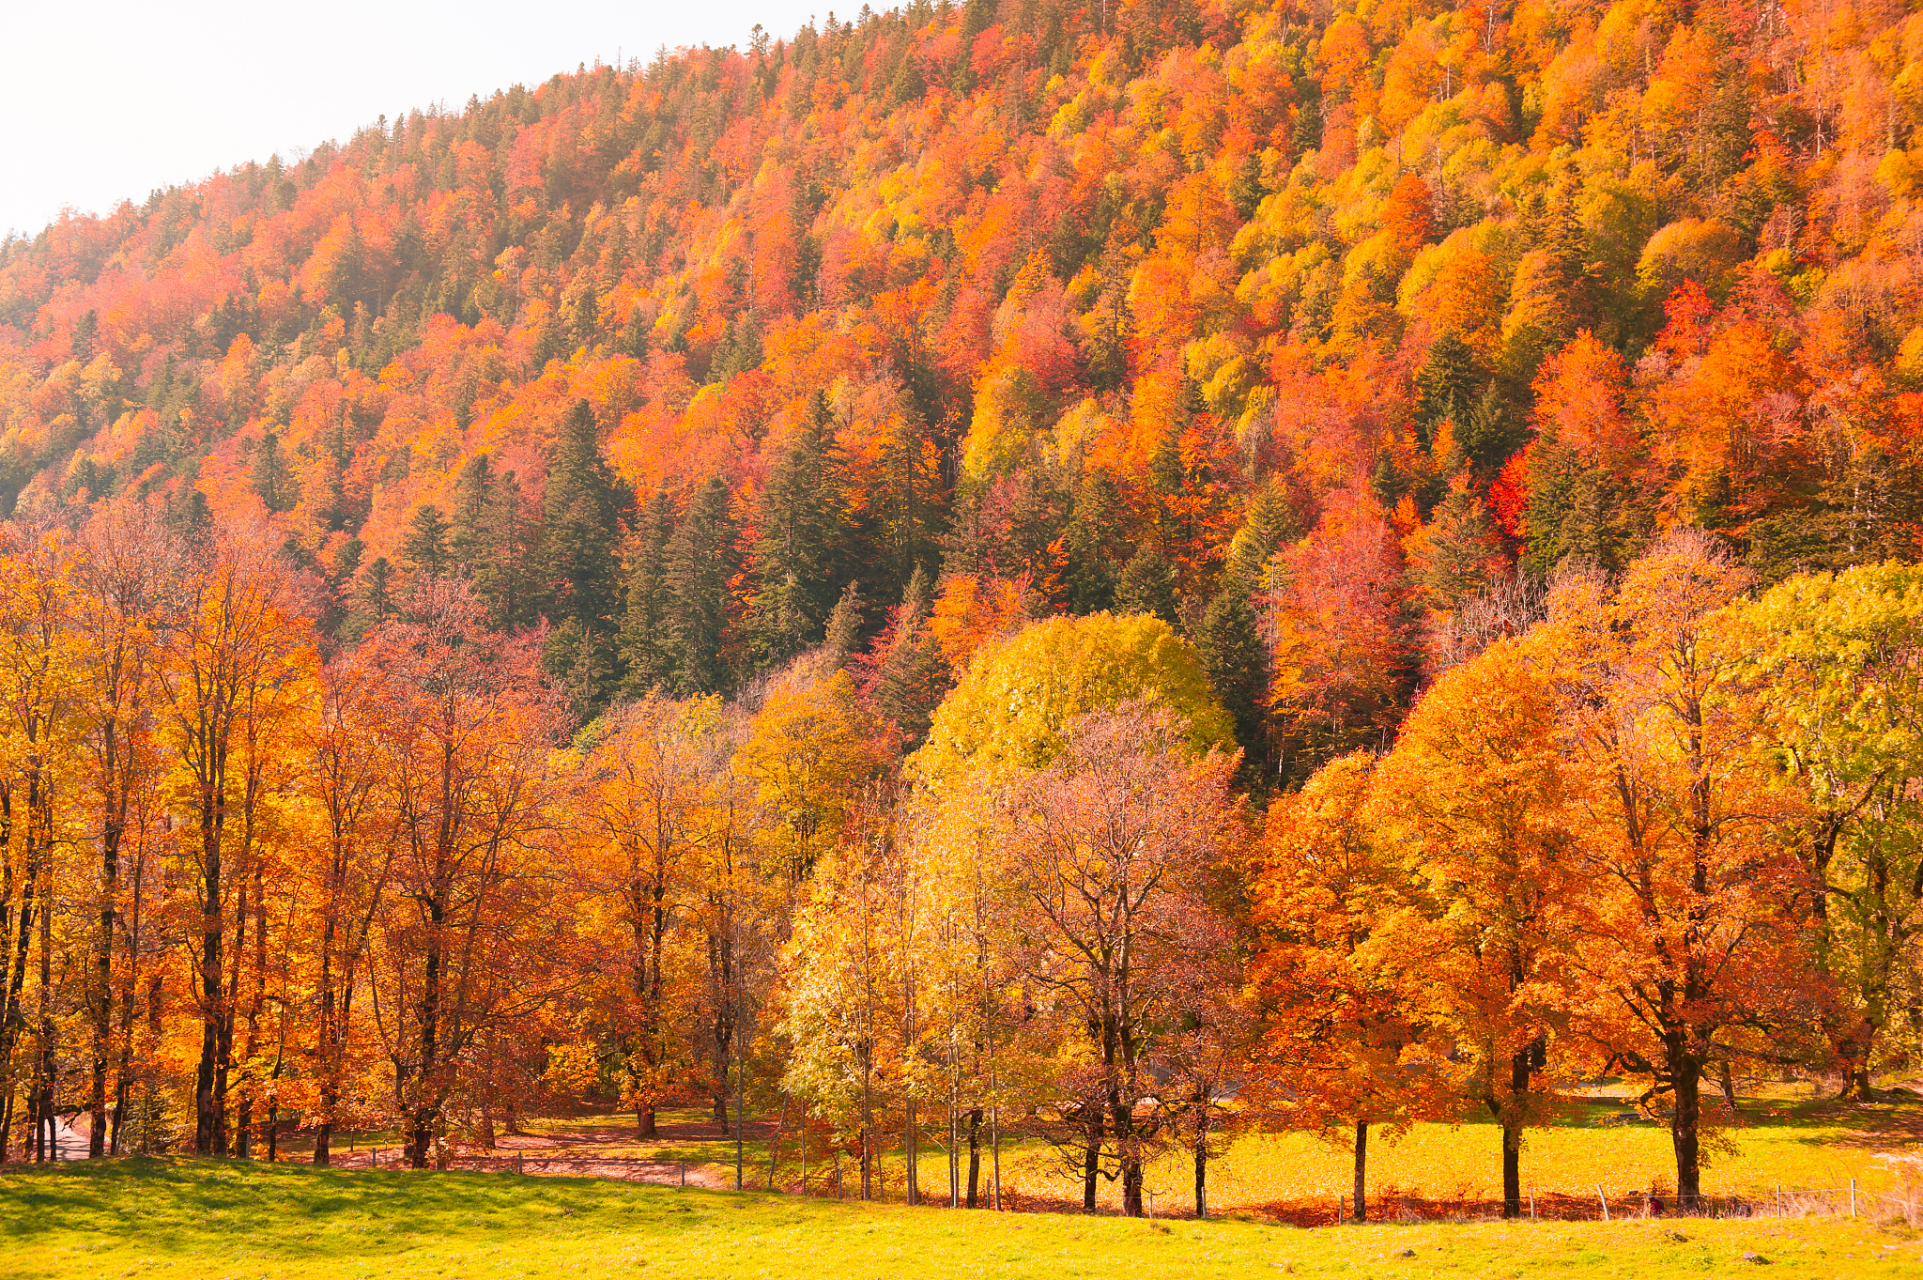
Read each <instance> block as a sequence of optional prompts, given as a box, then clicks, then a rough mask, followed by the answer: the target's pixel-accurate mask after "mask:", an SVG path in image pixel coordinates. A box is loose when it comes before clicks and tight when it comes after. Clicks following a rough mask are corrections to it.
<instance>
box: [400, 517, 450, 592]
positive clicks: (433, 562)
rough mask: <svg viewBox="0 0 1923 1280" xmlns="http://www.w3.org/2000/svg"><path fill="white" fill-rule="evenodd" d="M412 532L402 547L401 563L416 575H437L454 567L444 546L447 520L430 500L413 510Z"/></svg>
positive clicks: (431, 576) (434, 576) (427, 576)
mask: <svg viewBox="0 0 1923 1280" xmlns="http://www.w3.org/2000/svg"><path fill="white" fill-rule="evenodd" d="M411 527H412V532H410V533H409V534H408V538H407V541H406V543H404V544H403V545H402V547H401V562H402V563H403V564H404V565H406V567H407V569H408V571H409V572H410V573H412V574H414V575H415V576H416V577H425V578H438V577H440V576H441V575H442V574H444V573H446V572H447V571H448V570H449V569H450V568H452V567H453V563H454V562H453V557H452V556H451V555H450V554H449V552H448V546H447V533H448V529H447V521H446V520H444V519H443V518H442V517H441V509H440V508H439V507H437V506H435V505H434V504H433V503H431V502H430V503H428V504H427V505H426V506H423V507H420V508H419V509H417V510H416V511H415V512H414V519H413V521H412V526H411Z"/></svg>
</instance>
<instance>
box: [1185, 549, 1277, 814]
mask: <svg viewBox="0 0 1923 1280" xmlns="http://www.w3.org/2000/svg"><path fill="white" fill-rule="evenodd" d="M1195 647H1196V651H1197V652H1198V653H1199V654H1200V655H1201V658H1202V669H1203V670H1204V671H1206V672H1207V673H1208V678H1209V684H1210V686H1211V687H1212V688H1214V690H1215V696H1216V697H1218V698H1220V699H1221V700H1222V706H1223V708H1224V709H1225V710H1227V712H1228V713H1229V715H1230V717H1231V718H1233V719H1234V721H1235V740H1236V742H1238V743H1239V744H1240V745H1241V747H1242V761H1243V771H1244V774H1245V776H1246V777H1248V778H1250V779H1255V778H1258V777H1260V776H1261V775H1262V773H1263V768H1262V762H1263V760H1264V759H1265V757H1266V751H1267V746H1268V735H1267V733H1266V727H1267V722H1266V717H1265V714H1264V702H1265V696H1266V694H1267V693H1268V683H1269V654H1268V650H1267V648H1266V647H1265V646H1264V645H1263V643H1262V636H1261V633H1260V632H1259V631H1258V630H1257V628H1256V617H1255V607H1254V605H1252V604H1251V603H1250V602H1249V593H1248V589H1247V586H1246V585H1245V584H1244V583H1242V582H1240V581H1237V580H1235V579H1233V578H1231V579H1230V580H1229V581H1228V582H1227V583H1226V584H1224V586H1223V588H1222V590H1221V592H1220V593H1219V594H1218V595H1217V596H1216V597H1215V599H1214V600H1212V601H1210V603H1209V608H1208V612H1207V613H1206V614H1204V615H1203V618H1202V631H1201V634H1200V635H1199V636H1197V637H1196V642H1195Z"/></svg>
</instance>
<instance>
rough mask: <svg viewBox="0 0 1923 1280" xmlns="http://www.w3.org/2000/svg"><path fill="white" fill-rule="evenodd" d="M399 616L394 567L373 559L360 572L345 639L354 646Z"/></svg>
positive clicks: (385, 559) (382, 558)
mask: <svg viewBox="0 0 1923 1280" xmlns="http://www.w3.org/2000/svg"><path fill="white" fill-rule="evenodd" d="M398 612H399V610H398V609H397V608H396V606H395V603H394V566H393V565H391V564H389V563H388V561H387V557H386V556H376V557H375V558H374V560H373V562H372V563H371V564H369V565H368V566H367V568H366V569H364V570H362V571H361V581H360V586H359V587H357V588H356V589H355V591H354V609H353V612H351V613H350V614H349V615H348V617H347V625H346V627H345V632H346V635H345V637H344V638H345V639H346V640H347V642H348V643H349V644H353V643H355V642H356V641H358V640H360V638H361V637H362V636H364V635H366V634H367V633H368V632H369V631H372V630H373V629H374V628H375V627H378V626H380V625H381V624H382V623H383V622H386V621H388V620H389V619H390V618H392V617H394V616H395V614H396V613H398Z"/></svg>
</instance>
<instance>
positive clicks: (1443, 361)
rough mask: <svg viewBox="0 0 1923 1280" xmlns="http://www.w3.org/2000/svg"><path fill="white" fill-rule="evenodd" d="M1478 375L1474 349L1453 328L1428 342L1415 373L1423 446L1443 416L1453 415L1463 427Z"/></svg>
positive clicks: (1417, 411)
mask: <svg viewBox="0 0 1923 1280" xmlns="http://www.w3.org/2000/svg"><path fill="white" fill-rule="evenodd" d="M1480 377H1481V374H1480V371H1479V370H1478V369H1477V367H1476V353H1475V351H1474V350H1473V349H1471V348H1470V346H1469V344H1468V343H1466V342H1464V341H1463V340H1462V339H1461V338H1459V337H1457V336H1456V335H1455V334H1454V333H1453V332H1451V333H1445V334H1443V335H1442V336H1441V337H1439V338H1437V339H1436V340H1435V342H1434V343H1433V344H1432V345H1431V346H1430V348H1429V359H1428V361H1427V362H1426V363H1424V365H1423V366H1422V368H1421V370H1420V371H1419V372H1418V373H1417V374H1416V414H1415V417H1416V434H1417V437H1418V438H1419V439H1420V440H1421V441H1422V445H1423V447H1424V448H1425V449H1426V448H1428V447H1429V446H1430V444H1431V442H1433V441H1434V440H1435V436H1436V430H1437V428H1438V427H1440V426H1441V425H1442V422H1443V419H1445V418H1448V419H1453V420H1454V421H1455V423H1456V430H1457V431H1458V432H1460V431H1461V430H1462V428H1463V425H1464V423H1463V419H1464V418H1465V417H1466V415H1467V414H1468V412H1469V408H1470V406H1471V405H1472V404H1473V403H1474V402H1475V386H1476V383H1477V382H1478V381H1479V380H1480Z"/></svg>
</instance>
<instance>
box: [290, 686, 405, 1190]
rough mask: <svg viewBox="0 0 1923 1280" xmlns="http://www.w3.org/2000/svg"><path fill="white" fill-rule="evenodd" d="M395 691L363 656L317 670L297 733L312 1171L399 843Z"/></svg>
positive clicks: (336, 1114)
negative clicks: (391, 738)
mask: <svg viewBox="0 0 1923 1280" xmlns="http://www.w3.org/2000/svg"><path fill="white" fill-rule="evenodd" d="M374 652H376V653H377V652H378V650H376V651H374ZM367 656H370V657H371V656H372V655H371V654H370V655H367ZM392 692H393V691H392V690H391V689H390V688H389V687H387V686H386V685H385V683H384V682H383V681H382V680H381V679H380V672H379V671H378V670H377V669H375V668H373V667H371V666H370V664H369V662H368V661H367V658H366V657H364V656H362V655H359V654H357V655H354V656H348V657H341V658H336V659H335V660H334V661H333V662H332V663H330V664H329V665H328V666H327V667H326V668H325V669H324V670H323V671H322V673H321V685H320V694H321V701H320V707H319V709H318V714H317V715H315V716H314V717H312V718H311V719H310V720H308V721H307V722H306V723H305V725H304V726H303V727H304V728H305V730H306V741H305V742H304V744H303V745H304V746H305V748H306V750H305V752H304V756H305V760H306V770H305V777H304V779H303V782H304V783H305V788H304V789H305V792H306V797H307V801H308V804H309V806H310V807H311V811H312V818H311V821H310V830H309V839H308V842H307V844H308V856H307V857H306V858H305V859H304V860H303V861H302V863H301V866H300V868H299V873H298V875H297V883H299V884H300V885H301V888H302V891H303V893H304V895H305V896H306V899H307V901H308V903H309V904H310V911H309V913H308V920H309V923H308V931H309V934H310V936H309V937H308V939H307V941H306V948H305V950H306V959H307V971H306V973H305V974H304V975H303V977H304V981H305V982H306V983H307V984H308V985H309V989H308V990H307V991H306V992H304V993H302V994H303V996H304V1001H303V1002H304V1003H307V1004H308V1005H309V1007H311V1009H312V1013H311V1015H310V1016H311V1019H312V1040H311V1045H312V1048H311V1050H310V1057H309V1071H308V1075H309V1077H310V1079H311V1085H312V1091H311V1096H310V1098H309V1099H308V1118H309V1119H310V1120H311V1123H312V1124H313V1126H314V1163H315V1164H317V1165H326V1164H328V1163H329V1162H330V1161H331V1160H332V1157H333V1136H334V1128H335V1126H336V1124H337V1123H339V1122H340V1120H341V1119H342V1117H343V1107H344V1102H345V1097H344V1095H345V1093H346V1090H347V1080H348V1073H349V1070H350V1064H351V1062H352V1060H353V1056H354V1047H355V1036H354V1010H355V999H356V997H357V996H358V995H360V994H361V988H362V985H363V978H364V975H365V965H366V960H367V951H368V943H369V938H370V935H371V933H372V930H373V927H374V922H375V920H376V919H377V918H378V917H379V915H380V913H381V910H382V908H383V906H384V899H385V895H386V891H387V886H388V881H389V879H390V876H391V872H392V869H393V864H394V855H395V852H396V846H397V842H398V839H399V836H400V827H399V823H398V809H397V805H396V800H397V797H396V794H395V792H394V790H393V776H394V763H395V762H394V758H393V756H392V754H391V753H390V752H389V750H388V741H387V736H386V733H385V729H386V727H387V726H388V725H389V724H391V723H392V719H393V717H394V716H395V715H397V714H401V713H402V708H401V707H399V706H397V705H396V703H395V702H394V700H393V698H392V696H391V695H392Z"/></svg>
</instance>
